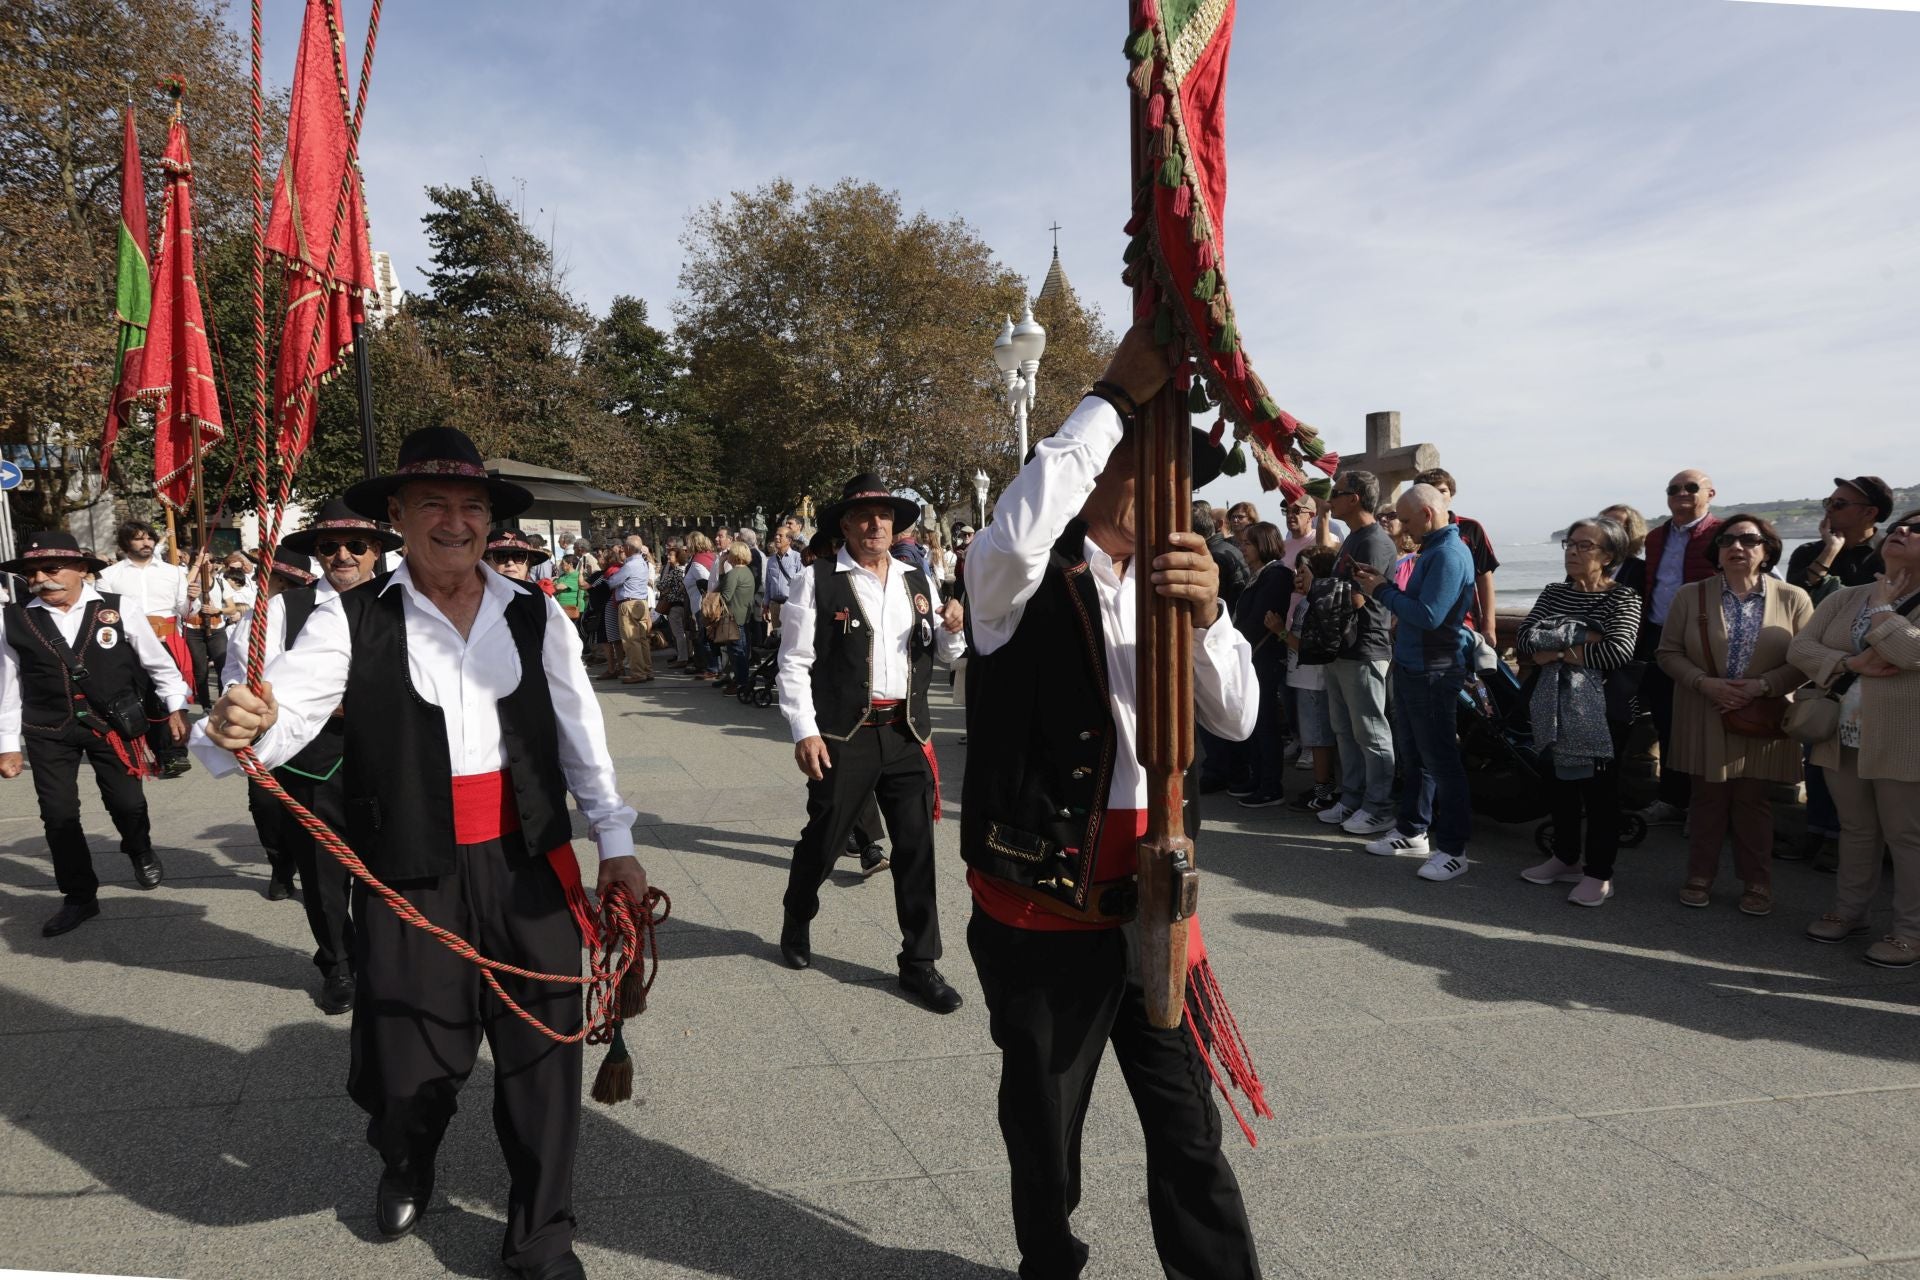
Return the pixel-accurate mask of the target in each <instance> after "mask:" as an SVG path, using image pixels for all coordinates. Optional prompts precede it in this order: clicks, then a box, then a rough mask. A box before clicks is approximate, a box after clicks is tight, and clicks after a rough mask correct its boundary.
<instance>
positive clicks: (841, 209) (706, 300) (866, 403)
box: [677, 179, 1104, 510]
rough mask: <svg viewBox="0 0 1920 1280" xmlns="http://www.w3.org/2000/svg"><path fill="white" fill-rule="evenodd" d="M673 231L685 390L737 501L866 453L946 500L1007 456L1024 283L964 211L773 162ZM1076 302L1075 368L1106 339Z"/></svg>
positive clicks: (821, 481) (797, 487) (801, 484)
mask: <svg viewBox="0 0 1920 1280" xmlns="http://www.w3.org/2000/svg"><path fill="white" fill-rule="evenodd" d="M682 243H683V245H684V247H685V249H686V260H685V263H684V265H683V266H682V268H681V272H680V286H681V290H682V292H683V294H684V295H685V297H684V299H683V301H682V302H681V304H680V305H679V307H678V308H677V318H678V332H679V335H680V340H681V344H682V345H683V346H684V348H685V349H686V351H687V355H688V367H689V393H690V395H691V397H692V399H693V403H694V405H695V407H696V408H697V409H698V410H699V411H700V412H701V413H703V414H704V415H705V416H706V417H707V418H708V419H709V420H710V421H711V422H712V423H713V424H714V427H715V430H716V433H717V435H718V439H719V445H720V451H721V472H722V475H723V476H724V477H725V478H726V481H727V482H728V484H729V486H730V487H731V488H732V489H733V490H734V492H735V493H736V499H737V501H738V502H739V503H741V504H743V505H744V504H747V503H754V504H759V505H764V506H767V507H769V508H771V509H776V510H777V509H779V508H781V507H782V506H784V505H786V504H789V503H791V502H792V501H793V500H794V499H795V498H797V497H798V496H800V495H802V494H811V495H813V496H814V497H815V498H816V500H818V499H820V498H821V497H822V496H823V495H826V496H834V495H837V494H838V492H839V487H840V485H841V483H842V482H843V481H844V480H845V479H846V478H847V477H848V476H849V475H851V474H853V473H855V472H857V471H874V472H877V473H879V474H880V475H882V476H883V477H885V478H886V479H887V480H888V481H890V482H891V483H892V484H894V485H895V486H896V487H901V488H907V487H911V488H913V489H915V490H917V491H918V492H919V493H920V495H921V496H922V497H923V498H925V499H927V500H928V501H930V502H932V503H933V504H934V505H935V506H936V507H938V508H941V509H945V508H946V507H948V506H951V505H954V504H956V503H957V502H959V501H961V500H962V499H963V497H964V495H965V494H967V493H969V492H971V490H972V476H973V473H974V472H975V471H976V470H978V469H980V468H981V467H982V466H984V467H985V468H986V469H987V471H988V473H989V475H990V476H992V477H993V479H994V480H995V482H996V484H997V483H1000V482H1004V481H1005V480H1006V479H1007V478H1009V477H1010V476H1011V475H1012V473H1013V472H1014V470H1016V469H1017V467H1018V465H1019V460H1018V459H1017V458H1015V457H1014V456H1013V454H1014V451H1015V446H1014V443H1013V436H1012V430H1011V428H1010V427H1009V425H1008V422H1007V417H1006V411H1005V409H1004V407H1003V405H1002V403H1001V401H1000V395H999V392H998V390H997V379H996V378H995V376H994V368H993V364H992V347H993V338H994V334H995V332H996V331H997V330H998V328H999V325H1000V320H1001V317H1002V316H1003V315H1005V314H1007V313H1009V312H1011V313H1014V314H1018V312H1019V311H1020V301H1021V294H1022V292H1023V285H1022V283H1021V281H1020V279H1019V277H1018V276H1016V275H1015V274H1014V273H1013V272H1011V271H1009V270H1008V269H1007V268H1005V267H1004V266H1001V265H1000V264H999V263H997V262H995V261H994V259H993V255H992V252H991V251H990V250H989V249H988V247H987V245H986V244H985V243H984V242H982V241H981V240H980V238H979V236H978V235H977V234H976V233H975V232H974V231H973V229H972V228H971V227H969V226H968V225H967V223H966V222H965V221H963V220H962V219H959V218H952V219H948V220H945V221H942V220H939V219H936V218H933V217H931V216H929V215H927V214H925V213H913V214H908V213H906V212H905V211H904V210H903V208H902V205H901V201H900V197H899V195H898V194H897V193H895V192H891V191H886V190H883V189H881V188H880V187H877V186H875V185H873V184H870V183H861V182H856V181H853V180H851V179H847V180H843V181H841V182H840V183H838V184H836V185H834V186H832V187H827V188H821V187H811V188H808V189H807V190H805V191H800V190H798V189H797V188H796V187H795V186H794V185H793V183H791V182H788V181H785V180H779V181H775V182H771V183H768V184H767V185H765V186H763V187H760V188H758V189H757V190H754V191H748V192H736V193H735V194H734V195H733V196H731V197H730V198H729V199H728V200H726V201H715V202H713V203H711V204H708V205H706V206H705V207H703V208H701V209H699V210H697V211H696V212H695V213H694V214H693V215H692V216H691V217H690V219H689V220H688V225H687V229H686V233H685V235H684V236H683V238H682ZM1076 311H1077V307H1076ZM1077 313H1078V315H1079V322H1078V323H1072V324H1068V325H1065V326H1063V327H1064V328H1065V329H1066V332H1065V333H1064V334H1063V335H1062V338H1061V339H1059V340H1058V341H1059V342H1060V354H1061V355H1062V356H1064V357H1065V358H1064V359H1063V361H1062V364H1063V367H1071V368H1076V369H1077V368H1079V367H1080V366H1081V365H1084V364H1085V363H1086V361H1085V359H1084V358H1083V356H1084V350H1085V349H1086V348H1087V346H1088V344H1090V343H1091V344H1098V343H1100V342H1102V341H1104V338H1103V333H1104V331H1103V330H1102V328H1101V326H1100V325H1099V321H1098V317H1097V316H1088V315H1087V314H1086V313H1085V312H1078V311H1077ZM1055 342H1056V339H1054V338H1052V337H1050V338H1049V342H1048V362H1049V364H1051V363H1052V361H1053V359H1054V356H1055V353H1056V348H1055Z"/></svg>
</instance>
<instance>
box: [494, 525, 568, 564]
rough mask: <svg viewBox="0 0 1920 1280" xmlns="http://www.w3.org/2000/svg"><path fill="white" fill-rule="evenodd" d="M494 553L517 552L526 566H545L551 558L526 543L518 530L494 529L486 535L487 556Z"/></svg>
mask: <svg viewBox="0 0 1920 1280" xmlns="http://www.w3.org/2000/svg"><path fill="white" fill-rule="evenodd" d="M496 551H517V552H519V553H520V554H521V555H523V556H525V557H527V563H528V564H530V565H531V564H545V563H546V562H547V561H549V560H551V559H553V557H552V556H551V555H549V554H547V553H546V552H545V551H543V550H541V549H540V548H539V547H536V546H534V545H533V544H532V543H531V542H528V541H527V535H526V534H524V533H522V532H520V531H519V530H518V529H495V530H494V531H493V532H492V533H490V534H488V535H487V551H486V554H487V555H492V554H493V553H494V552H496Z"/></svg>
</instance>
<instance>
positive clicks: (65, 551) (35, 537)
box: [0, 529, 107, 577]
mask: <svg viewBox="0 0 1920 1280" xmlns="http://www.w3.org/2000/svg"><path fill="white" fill-rule="evenodd" d="M62 560H78V561H79V562H80V563H81V564H83V565H85V566H86V567H87V572H88V573H98V572H100V571H101V570H102V569H104V568H106V567H107V562H106V561H105V560H102V559H100V558H99V557H97V556H90V555H88V554H87V553H86V552H84V551H82V550H81V549H80V540H79V539H78V538H76V537H74V536H73V535H72V534H70V533H67V532H65V531H63V530H59V529H47V530H43V531H42V532H39V533H30V534H28V535H27V541H26V545H25V546H23V547H21V548H20V555H19V556H18V557H17V558H16V559H13V560H9V561H7V562H6V563H5V564H0V570H5V571H6V572H8V573H17V574H19V575H21V576H22V577H25V576H26V575H27V574H29V573H32V572H33V571H34V570H35V569H44V568H45V567H46V566H48V565H49V564H57V563H59V562H60V561H62Z"/></svg>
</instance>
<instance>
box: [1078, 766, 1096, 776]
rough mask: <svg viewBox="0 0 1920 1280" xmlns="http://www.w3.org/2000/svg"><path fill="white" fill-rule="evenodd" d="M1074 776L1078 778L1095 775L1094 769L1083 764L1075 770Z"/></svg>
mask: <svg viewBox="0 0 1920 1280" xmlns="http://www.w3.org/2000/svg"><path fill="white" fill-rule="evenodd" d="M1073 776H1074V777H1076V778H1090V777H1092V776H1093V770H1091V769H1089V768H1087V767H1086V766H1085V765H1081V766H1080V767H1079V768H1078V769H1075V770H1074V771H1073Z"/></svg>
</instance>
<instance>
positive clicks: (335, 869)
mask: <svg viewBox="0 0 1920 1280" xmlns="http://www.w3.org/2000/svg"><path fill="white" fill-rule="evenodd" d="M274 777H276V778H278V779H279V780H280V785H281V786H283V787H285V788H286V789H287V794H288V795H290V796H292V797H293V798H294V799H295V800H297V801H299V802H300V804H301V805H302V806H304V807H305V808H306V809H307V811H308V812H310V813H312V814H313V815H314V816H315V817H317V818H319V819H320V820H321V821H323V822H325V823H326V824H327V825H328V826H329V827H331V828H333V830H335V831H345V830H346V829H347V797H346V782H345V779H344V778H343V777H342V775H341V773H340V772H339V771H337V770H336V771H335V773H334V775H333V776H332V777H331V778H328V779H327V780H326V781H324V782H322V781H321V780H320V779H318V778H309V777H307V776H305V775H304V774H298V773H292V772H290V771H288V770H286V769H282V770H280V771H279V772H277V773H275V774H274ZM271 799H272V798H271V797H269V800H271ZM276 803H277V802H276ZM282 830H283V831H284V832H285V835H284V837H283V839H284V840H285V842H286V843H285V852H284V854H283V856H286V857H290V858H291V860H292V862H293V866H294V868H295V870H297V871H298V872H299V873H300V904H301V905H302V906H303V907H305V908H306V909H307V928H308V929H310V930H312V932H313V967H314V968H316V969H318V970H319V971H320V976H321V977H323V978H330V977H332V976H333V975H334V974H336V973H352V972H353V915H352V911H351V910H350V908H349V903H348V890H349V889H350V888H351V887H352V884H353V877H352V876H350V875H348V874H347V869H346V868H345V867H343V866H341V865H340V862H339V860H338V859H337V858H335V857H334V856H333V855H332V854H330V853H328V852H327V851H326V850H325V849H322V848H321V847H320V844H319V842H318V841H317V840H315V839H314V838H313V837H312V836H310V835H308V834H307V831H306V828H304V827H302V826H301V825H300V824H299V823H298V822H296V821H294V820H293V816H292V815H291V814H288V815H287V819H286V822H285V824H284V825H283V827H282ZM379 909H382V908H376V910H379Z"/></svg>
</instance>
